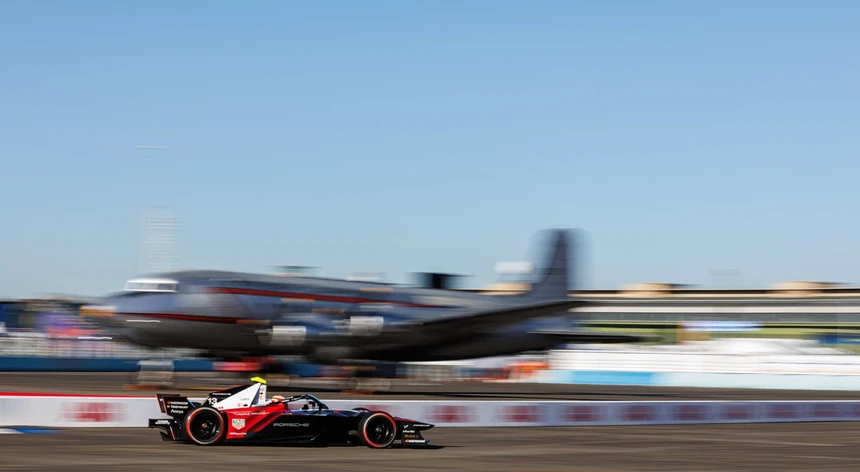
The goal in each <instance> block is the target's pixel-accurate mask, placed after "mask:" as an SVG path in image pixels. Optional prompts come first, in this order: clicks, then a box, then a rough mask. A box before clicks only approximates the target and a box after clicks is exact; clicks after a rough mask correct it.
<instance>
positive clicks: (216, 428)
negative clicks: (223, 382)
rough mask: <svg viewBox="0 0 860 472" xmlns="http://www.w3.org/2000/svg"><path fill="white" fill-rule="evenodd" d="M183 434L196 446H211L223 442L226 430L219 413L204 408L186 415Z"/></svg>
mask: <svg viewBox="0 0 860 472" xmlns="http://www.w3.org/2000/svg"><path fill="white" fill-rule="evenodd" d="M185 434H186V435H188V439H190V440H191V441H192V442H193V443H194V444H197V445H198V446H211V445H213V444H217V443H219V442H221V441H223V440H224V437H225V436H226V435H227V428H226V425H225V423H224V415H222V414H221V412H220V411H218V410H216V409H214V408H212V407H208V406H204V407H201V408H197V409H196V410H194V411H192V412H191V413H189V414H188V417H187V418H186V419H185Z"/></svg>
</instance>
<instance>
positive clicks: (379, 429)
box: [149, 377, 434, 449]
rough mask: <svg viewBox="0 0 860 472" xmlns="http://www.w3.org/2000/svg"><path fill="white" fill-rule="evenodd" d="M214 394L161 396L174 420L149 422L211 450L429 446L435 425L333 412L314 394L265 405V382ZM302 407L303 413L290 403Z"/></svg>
mask: <svg viewBox="0 0 860 472" xmlns="http://www.w3.org/2000/svg"><path fill="white" fill-rule="evenodd" d="M251 382H252V383H251V384H246V385H240V386H237V387H232V388H228V389H224V390H218V391H215V392H211V393H209V395H208V397H207V398H206V399H205V400H204V401H203V402H200V403H196V402H193V401H191V400H189V399H188V398H187V397H185V396H182V395H174V394H163V393H159V394H156V399H157V400H158V407H159V409H160V410H161V412H162V413H164V414H166V415H169V416H170V418H157V419H150V420H149V427H150V428H155V429H158V430H159V431H160V432H161V439H162V440H164V441H179V442H190V443H193V444H197V445H200V446H211V445H215V444H223V443H225V442H226V443H230V442H242V441H267V442H283V443H293V444H296V443H298V444H329V443H348V444H352V445H354V446H359V445H364V446H367V447H370V448H376V449H380V448H385V447H388V446H390V445H392V444H393V443H394V442H395V441H398V440H399V441H400V443H401V444H403V445H423V444H427V443H429V441H427V440H426V439H424V437H423V436H422V435H421V431H426V430H428V429H430V428H432V427H433V426H434V425H432V424H429V423H422V422H419V421H415V420H410V419H406V418H399V417H394V416H392V415H389V414H388V413H386V412H384V411H371V410H368V409H366V408H354V409H351V410H332V409H330V408H329V407H328V406H326V404H325V403H323V402H322V401H321V400H320V399H318V398H317V397H315V396H313V395H310V394H302V395H295V396H291V397H287V398H285V397H282V396H278V395H275V396H273V397H272V398H271V399H269V400H266V381H265V380H264V379H262V378H260V377H254V378H252V379H251ZM297 403H301V407H300V408H296V409H294V408H291V404H297Z"/></svg>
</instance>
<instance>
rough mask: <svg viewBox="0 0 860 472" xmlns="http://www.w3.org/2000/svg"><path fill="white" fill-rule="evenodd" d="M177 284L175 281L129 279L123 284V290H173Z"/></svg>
mask: <svg viewBox="0 0 860 472" xmlns="http://www.w3.org/2000/svg"><path fill="white" fill-rule="evenodd" d="M178 286H179V284H177V283H164V282H134V281H129V282H127V283H126V284H125V290H131V291H136V292H175V291H176V290H177V288H178Z"/></svg>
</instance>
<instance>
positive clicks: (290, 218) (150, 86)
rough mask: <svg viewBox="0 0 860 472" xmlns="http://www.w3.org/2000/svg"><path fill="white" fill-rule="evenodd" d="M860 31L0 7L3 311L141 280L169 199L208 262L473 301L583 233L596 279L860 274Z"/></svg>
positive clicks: (784, 12)
mask: <svg viewBox="0 0 860 472" xmlns="http://www.w3.org/2000/svg"><path fill="white" fill-rule="evenodd" d="M858 24H860V3H858V2H855V1H811V0H810V1H806V2H801V1H755V2H747V1H734V2H733V1H719V2H694V1H681V0H679V1H606V2H603V1H557V2H550V1H518V2H512V1H499V0H487V1H477V0H470V1H409V2H403V1H394V0H391V1H363V2H356V1H339V2H336V1H321V2H289V1H270V2H263V1H248V2H235V1H222V2H215V1H206V2H204V1H184V2H175V1H154V0H148V1H139V2H109V1H106V0H105V1H84V0H77V1H60V0H56V1H11V0H7V1H3V2H0V163H2V171H0V221H2V231H0V296H7V297H25V296H36V295H39V294H43V293H49V292H63V293H76V294H81V295H98V294H103V293H106V292H110V291H113V290H115V289H118V288H120V287H121V285H122V283H123V282H124V280H125V279H126V278H128V277H131V276H134V275H135V274H137V273H138V271H139V268H140V265H139V262H140V252H141V251H140V246H141V212H142V210H143V209H144V208H147V207H150V206H165V207H169V208H171V209H172V210H173V211H174V212H175V213H176V215H177V216H178V218H179V219H180V220H181V224H182V230H181V233H180V240H181V246H180V265H181V266H182V267H188V268H213V269H216V268H217V269H228V270H247V271H270V270H271V266H273V265H276V264H306V265H315V266H319V267H320V268H321V271H320V272H321V273H322V274H326V275H333V276H345V275H346V274H347V273H349V272H385V273H386V274H387V278H388V280H390V281H395V282H402V281H405V280H407V277H408V273H409V272H412V271H422V270H445V271H451V272H456V273H464V274H469V275H474V276H477V277H476V278H474V279H471V280H469V281H468V282H469V284H471V285H475V284H482V283H486V282H489V281H492V280H493V279H494V278H495V275H494V274H493V266H494V264H495V262H497V261H510V260H521V259H523V258H525V257H531V256H532V252H533V250H534V249H533V244H532V243H533V240H534V238H533V237H534V235H535V232H536V231H539V230H541V229H543V228H548V227H574V228H582V229H583V230H584V231H585V235H586V238H585V240H584V242H583V245H582V248H581V250H580V262H581V268H580V272H581V273H580V275H581V277H582V278H583V284H584V285H585V286H586V287H592V288H610V287H615V286H617V285H619V284H622V283H626V282H636V281H664V282H677V283H691V284H704V285H723V286H724V285H744V286H756V285H763V284H767V283H770V282H773V281H779V280H787V279H811V280H826V281H836V282H860V248H858V242H860V221H858V217H857V213H858V212H857V208H858V204H860V186H858V182H860V107H858V105H860V87H858V84H860V60H858V50H860V28H858ZM137 145H161V146H167V149H163V150H143V151H142V150H136V149H134V147H135V146H137ZM714 269H735V270H739V271H740V272H741V273H742V276H740V277H732V278H729V279H727V278H725V277H722V278H720V277H716V276H713V275H712V274H711V271H712V270H714Z"/></svg>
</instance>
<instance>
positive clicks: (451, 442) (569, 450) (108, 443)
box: [0, 423, 860, 472]
mask: <svg viewBox="0 0 860 472" xmlns="http://www.w3.org/2000/svg"><path fill="white" fill-rule="evenodd" d="M425 437H427V438H428V439H430V440H431V446H429V447H426V448H424V449H405V448H391V449H385V450H374V449H368V448H365V447H350V446H339V445H331V446H329V447H297V446H273V445H267V446H253V445H239V446H228V445H224V446H217V447H199V446H194V445H190V444H176V443H165V442H162V441H161V439H160V438H159V435H158V433H157V432H155V431H152V430H145V429H137V428H134V429H74V430H72V429H70V430H64V431H61V432H59V433H57V434H50V435H24V434H19V435H0V450H2V451H3V460H2V461H0V470H9V471H40V472H50V471H68V472H73V471H80V472H83V471H92V472H99V471H152V470H206V471H210V472H211V471H230V472H235V471H237V470H303V471H319V470H374V471H398V472H401V471H409V470H422V471H425V470H428V471H435V470H485V471H500V472H501V471H523V470H541V471H588V472H597V471H600V472H616V471H619V472H620V471H625V472H630V471H684V472H692V471H707V472H713V471H721V472H733V471H779V472H792V471H798V472H799V471H803V472H810V471H845V472H848V471H852V472H856V471H857V470H858V469H860V424H858V423H805V424H798V423H795V424H747V425H698V426H692V425H686V426H637V427H617V426H604V427H577V428H524V429H517V428H486V429H478V428H437V429H433V430H430V431H428V432H427V433H425Z"/></svg>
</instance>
